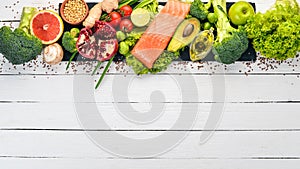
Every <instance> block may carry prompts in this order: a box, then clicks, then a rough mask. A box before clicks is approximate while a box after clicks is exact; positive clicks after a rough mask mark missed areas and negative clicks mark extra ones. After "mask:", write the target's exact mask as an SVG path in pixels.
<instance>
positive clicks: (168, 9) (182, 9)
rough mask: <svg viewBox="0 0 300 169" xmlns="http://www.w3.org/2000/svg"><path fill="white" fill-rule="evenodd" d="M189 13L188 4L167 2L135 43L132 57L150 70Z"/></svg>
mask: <svg viewBox="0 0 300 169" xmlns="http://www.w3.org/2000/svg"><path fill="white" fill-rule="evenodd" d="M189 11H190V4H188V3H184V2H180V1H177V0H169V1H168V2H167V4H166V5H165V6H164V8H163V9H162V10H161V12H160V13H159V14H158V15H157V16H156V17H155V19H154V21H153V22H152V23H151V24H150V26H149V27H148V28H147V30H146V31H145V33H144V34H143V35H142V37H141V38H140V40H139V41H138V42H137V43H136V45H135V46H134V48H133V50H132V51H131V53H132V55H133V56H135V57H136V58H137V59H138V60H139V61H140V62H142V63H143V64H144V65H145V66H146V67H147V68H149V69H151V68H152V66H153V64H154V62H155V61H156V59H157V58H158V57H159V55H160V54H162V52H163V51H164V50H165V48H166V47H167V45H168V44H169V42H170V40H171V38H172V36H173V34H174V32H175V30H176V28H177V26H178V25H179V24H180V22H181V21H182V20H183V19H184V18H185V16H186V15H187V14H188V13H189Z"/></svg>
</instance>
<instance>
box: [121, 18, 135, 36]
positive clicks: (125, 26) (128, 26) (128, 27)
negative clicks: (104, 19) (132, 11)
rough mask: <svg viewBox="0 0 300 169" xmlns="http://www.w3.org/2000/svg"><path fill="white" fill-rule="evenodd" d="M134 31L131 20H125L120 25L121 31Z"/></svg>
mask: <svg viewBox="0 0 300 169" xmlns="http://www.w3.org/2000/svg"><path fill="white" fill-rule="evenodd" d="M132 29H133V24H132V22H131V21H130V19H123V20H122V21H121V23H120V30H121V31H123V32H126V33H128V32H131V31H132Z"/></svg>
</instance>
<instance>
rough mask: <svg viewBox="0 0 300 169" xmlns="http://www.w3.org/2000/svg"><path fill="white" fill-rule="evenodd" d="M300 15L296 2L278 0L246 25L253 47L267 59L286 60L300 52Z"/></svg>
mask: <svg viewBox="0 0 300 169" xmlns="http://www.w3.org/2000/svg"><path fill="white" fill-rule="evenodd" d="M299 23H300V15H299V5H298V4H297V1H296V0H276V3H275V4H274V6H273V7H272V8H271V9H269V10H268V11H267V12H266V13H264V14H263V13H257V14H256V15H254V16H253V17H252V18H250V19H249V20H248V22H247V24H246V25H245V28H246V31H247V34H248V38H250V39H252V40H253V42H252V43H253V47H254V49H255V50H256V51H259V52H260V53H261V54H262V55H263V56H265V57H267V58H274V59H277V60H285V59H287V58H293V57H295V56H296V54H297V51H299V50H300V26H299Z"/></svg>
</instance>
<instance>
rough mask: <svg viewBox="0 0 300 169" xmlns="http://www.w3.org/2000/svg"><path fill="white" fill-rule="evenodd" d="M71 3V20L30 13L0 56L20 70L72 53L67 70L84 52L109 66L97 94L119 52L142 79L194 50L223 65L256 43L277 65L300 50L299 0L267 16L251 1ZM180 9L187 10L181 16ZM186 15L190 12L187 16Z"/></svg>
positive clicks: (1, 41)
mask: <svg viewBox="0 0 300 169" xmlns="http://www.w3.org/2000/svg"><path fill="white" fill-rule="evenodd" d="M74 3H75V4H79V5H77V7H78V8H80V9H78V10H79V11H80V12H78V13H76V11H74V9H75V8H73V6H72V4H74ZM171 3H172V5H169V4H171ZM64 4H66V5H65V6H63V7H62V9H61V10H60V15H64V16H60V15H59V14H58V13H56V12H54V11H50V10H43V11H38V10H37V8H34V7H24V8H23V12H22V17H21V21H20V25H19V27H18V28H16V29H15V30H11V28H9V27H7V26H4V27H2V28H0V53H2V54H3V56H4V57H5V58H6V59H7V60H8V61H10V62H11V63H12V64H23V63H26V62H28V61H30V60H33V59H35V58H36V57H37V56H38V55H39V54H41V53H43V59H44V61H45V62H46V63H48V64H58V63H59V62H61V60H62V58H63V56H64V52H67V53H71V54H72V56H71V57H70V60H69V63H68V65H67V67H66V69H68V68H69V65H70V62H71V61H72V60H73V59H74V58H75V56H76V54H78V53H79V54H80V56H81V57H84V58H86V59H90V60H96V61H98V64H97V66H96V67H95V70H94V71H93V73H92V74H95V72H96V70H97V69H98V68H99V67H100V65H101V63H102V62H104V61H108V64H106V67H105V69H104V71H103V73H102V75H101V77H100V79H99V81H98V83H97V85H96V88H97V87H98V86H99V85H100V83H101V81H102V79H103V77H104V76H105V73H106V71H107V70H108V68H109V66H110V64H111V63H112V61H113V60H114V58H115V55H116V54H118V55H121V56H123V58H125V59H126V63H127V65H129V66H131V67H132V69H133V70H134V72H135V73H136V74H148V73H152V74H155V73H158V72H161V71H164V70H166V69H167V67H168V65H170V64H171V62H172V61H173V60H175V59H177V58H179V56H180V55H181V52H182V51H183V50H186V49H187V48H189V53H190V60H192V61H199V60H202V59H204V58H205V57H206V56H208V54H209V53H213V54H214V56H215V57H214V58H215V60H216V61H218V62H221V63H224V64H232V63H234V62H235V61H237V60H238V59H239V58H240V57H241V56H242V55H243V54H244V53H245V51H246V50H247V49H248V47H249V44H252V45H253V47H254V49H255V50H256V51H257V52H260V53H261V54H262V55H263V56H264V57H266V58H274V59H277V60H285V59H288V58H293V57H295V56H296V54H297V52H299V50H300V40H299V39H300V27H299V23H300V15H299V13H300V8H299V4H298V3H297V1H296V0H276V3H275V4H274V5H273V6H272V7H271V8H270V9H269V10H268V11H266V13H264V14H263V13H255V11H254V8H253V7H252V6H251V4H250V3H248V2H245V1H239V2H236V3H234V4H233V5H231V6H230V7H228V6H226V5H228V4H226V0H208V2H206V3H204V2H202V1H201V0H194V1H193V2H179V0H173V1H172V2H171V1H169V2H167V3H166V5H165V6H161V5H159V3H158V1H157V0H142V1H139V0H121V1H120V2H119V1H118V0H103V1H102V2H99V3H97V4H95V5H94V6H93V7H92V8H90V9H88V8H87V5H86V3H85V1H84V0H69V1H68V2H65V3H64ZM178 5H181V6H180V7H183V9H181V10H180V11H178V10H177V9H180V8H179V6H178ZM166 6H167V7H166ZM76 10H77V9H76ZM170 10H171V11H170ZM62 11H63V13H62ZM182 12H186V13H184V15H183V17H182V16H181V15H182V14H183V13H182ZM61 17H62V18H63V19H65V22H67V23H68V24H71V25H72V23H73V25H72V28H71V29H68V30H64V22H63V21H62V18H61ZM71 21H72V22H71ZM78 24H80V25H78ZM164 24H166V25H171V26H170V27H169V28H166V27H164V26H165V25H164ZM81 25H82V26H83V28H82V26H81ZM160 29H161V30H160ZM171 29H172V31H170V30H171ZM173 29H174V31H173ZM59 39H61V41H59ZM151 40H153V42H150V41H151ZM155 40H156V42H154V41H155ZM156 43H157V44H156ZM155 45H156V46H155ZM163 45H166V47H165V46H163ZM162 46H163V49H161V48H162ZM43 48H44V52H42V50H43ZM153 59H154V62H153V63H152V61H151V62H150V60H153ZM121 60H122V58H121Z"/></svg>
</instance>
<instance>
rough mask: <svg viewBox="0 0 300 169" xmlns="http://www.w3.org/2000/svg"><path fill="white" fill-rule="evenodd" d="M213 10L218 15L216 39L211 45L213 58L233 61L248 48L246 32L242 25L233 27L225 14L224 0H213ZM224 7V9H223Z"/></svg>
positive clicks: (228, 61) (229, 62) (227, 61)
mask: <svg viewBox="0 0 300 169" xmlns="http://www.w3.org/2000/svg"><path fill="white" fill-rule="evenodd" d="M212 3H213V7H214V12H215V14H216V15H217V16H218V21H217V24H216V27H217V39H216V40H215V42H214V45H213V50H212V51H213V53H214V54H215V59H216V60H217V61H219V62H222V63H225V64H231V63H234V62H235V61H236V60H238V59H239V58H240V57H241V56H242V54H243V53H244V52H245V51H246V50H247V49H248V43H249V41H248V38H247V33H246V31H245V29H244V28H243V27H239V29H235V28H233V27H232V26H231V25H230V21H229V19H228V17H227V14H226V11H225V10H226V0H213V2H212ZM224 9H225V10H224Z"/></svg>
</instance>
